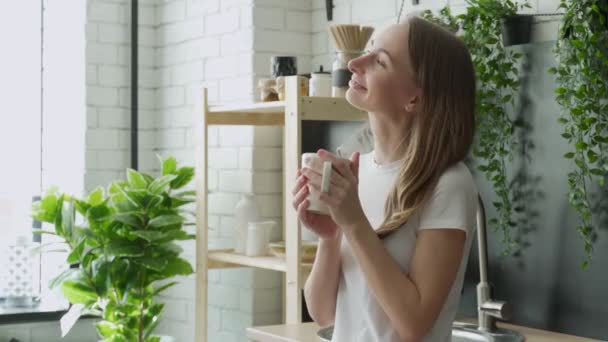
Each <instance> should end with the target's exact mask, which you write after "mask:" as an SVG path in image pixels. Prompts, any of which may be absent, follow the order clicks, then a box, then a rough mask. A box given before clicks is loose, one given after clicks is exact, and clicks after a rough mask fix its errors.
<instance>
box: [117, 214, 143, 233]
mask: <svg viewBox="0 0 608 342" xmlns="http://www.w3.org/2000/svg"><path fill="white" fill-rule="evenodd" d="M114 219H115V220H116V221H119V222H122V223H124V224H127V225H129V226H131V227H133V228H137V229H141V228H143V226H144V220H143V217H142V214H141V213H139V212H136V211H131V212H121V213H117V214H114Z"/></svg>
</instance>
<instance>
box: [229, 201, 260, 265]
mask: <svg viewBox="0 0 608 342" xmlns="http://www.w3.org/2000/svg"><path fill="white" fill-rule="evenodd" d="M234 211H235V213H234V216H235V220H236V224H235V227H234V233H235V235H236V236H235V240H236V242H235V246H234V251H235V252H236V253H240V254H245V249H246V248H247V226H248V225H249V223H251V222H256V221H257V220H258V218H259V214H258V205H257V203H256V202H255V197H254V196H253V194H250V193H249V194H243V196H241V199H240V200H239V201H238V202H237V204H236V207H235V209H234Z"/></svg>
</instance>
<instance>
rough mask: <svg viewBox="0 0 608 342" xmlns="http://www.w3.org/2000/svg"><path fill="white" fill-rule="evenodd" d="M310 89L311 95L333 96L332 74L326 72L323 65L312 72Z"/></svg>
mask: <svg viewBox="0 0 608 342" xmlns="http://www.w3.org/2000/svg"><path fill="white" fill-rule="evenodd" d="M308 91H309V95H310V96H322V97H331V74H330V73H328V72H324V71H323V66H321V68H320V70H319V71H316V72H313V73H312V74H311V77H310V81H309V85H308Z"/></svg>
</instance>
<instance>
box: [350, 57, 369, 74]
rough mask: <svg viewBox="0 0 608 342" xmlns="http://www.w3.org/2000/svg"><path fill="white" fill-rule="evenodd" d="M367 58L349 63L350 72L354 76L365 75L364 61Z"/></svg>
mask: <svg viewBox="0 0 608 342" xmlns="http://www.w3.org/2000/svg"><path fill="white" fill-rule="evenodd" d="M364 58H365V56H360V57H357V58H353V59H351V60H350V61H349V62H348V70H350V72H352V73H353V74H359V75H361V74H363V60H364Z"/></svg>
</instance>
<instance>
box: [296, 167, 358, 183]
mask: <svg viewBox="0 0 608 342" xmlns="http://www.w3.org/2000/svg"><path fill="white" fill-rule="evenodd" d="M302 174H303V175H304V176H305V177H306V178H307V179H308V183H313V184H317V185H319V186H321V182H322V180H323V175H322V174H320V173H318V172H316V171H314V170H312V169H309V168H303V169H302ZM329 183H330V187H344V186H346V185H347V183H348V181H347V180H346V179H344V177H342V175H340V174H339V173H338V172H336V171H335V170H332V172H331V175H330V176H329Z"/></svg>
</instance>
